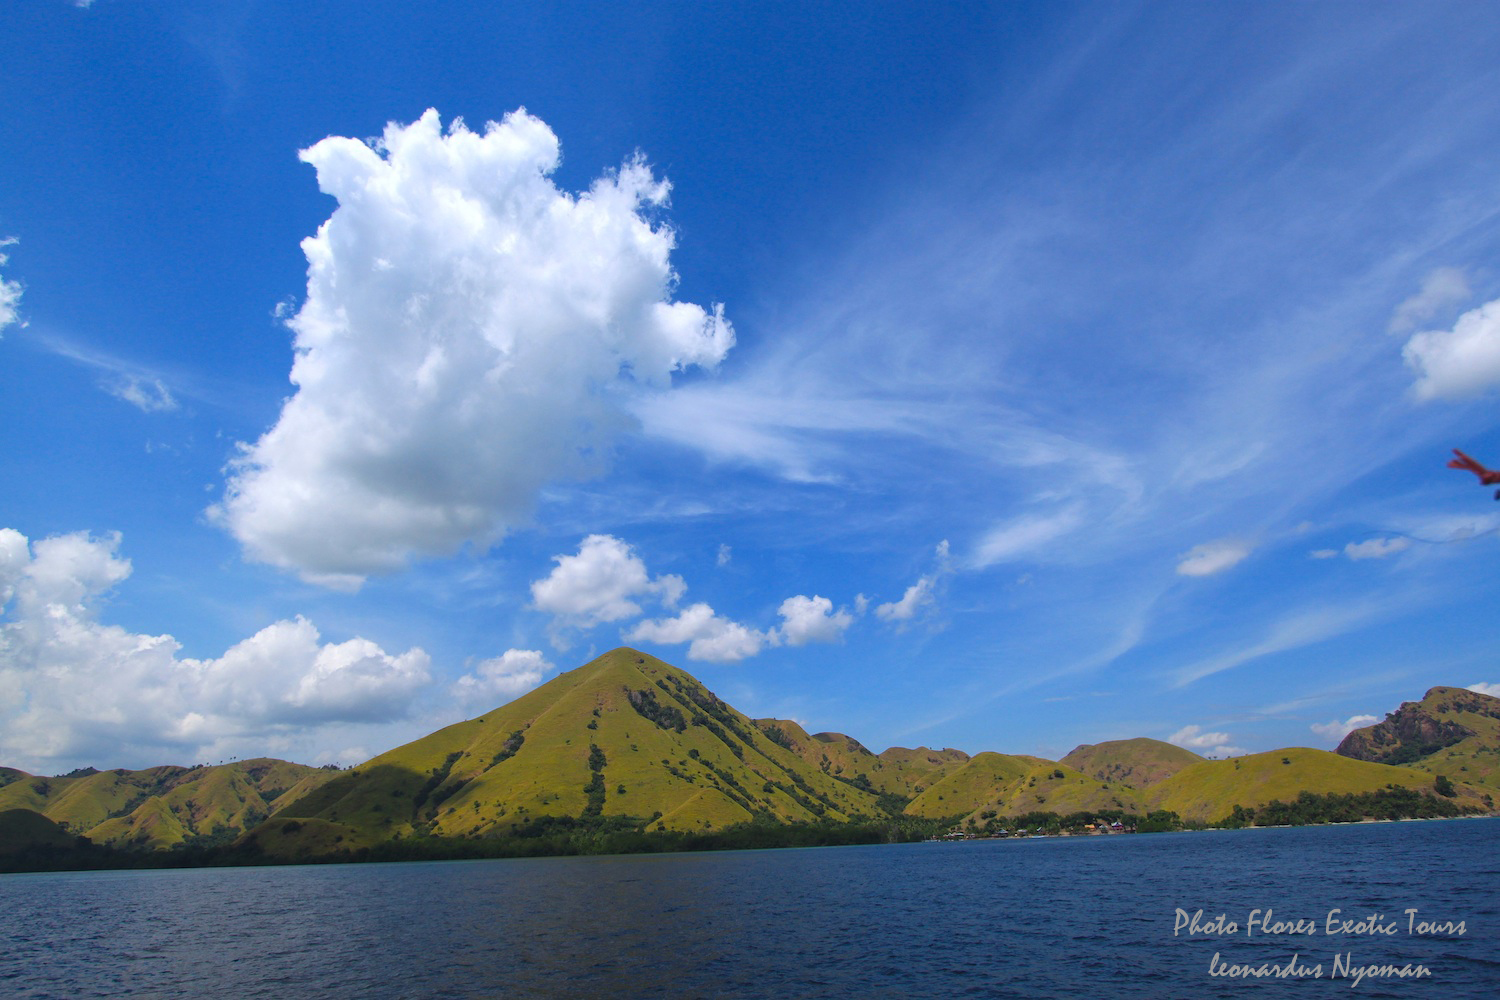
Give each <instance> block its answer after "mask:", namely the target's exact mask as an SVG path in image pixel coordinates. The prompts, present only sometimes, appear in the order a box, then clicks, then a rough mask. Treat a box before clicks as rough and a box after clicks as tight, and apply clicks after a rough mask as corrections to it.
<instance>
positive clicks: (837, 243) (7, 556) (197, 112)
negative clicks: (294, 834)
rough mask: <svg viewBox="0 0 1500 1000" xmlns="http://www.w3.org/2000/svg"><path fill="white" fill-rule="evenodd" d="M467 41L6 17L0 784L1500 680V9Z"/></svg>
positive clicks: (1231, 729)
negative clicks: (453, 729) (685, 711)
mask: <svg viewBox="0 0 1500 1000" xmlns="http://www.w3.org/2000/svg"><path fill="white" fill-rule="evenodd" d="M473 6H474V5H469V4H442V3H438V4H424V5H410V4H388V3H367V4H360V5H333V6H332V7H330V8H325V9H322V10H317V11H309V10H307V9H306V5H303V4H294V3H270V2H249V0H245V2H235V3H201V4H170V3H144V2H140V3H136V2H127V0H94V2H93V3H92V4H87V5H76V4H72V3H67V2H62V0H26V2H23V3H20V4H13V5H10V6H9V7H7V9H6V11H5V12H4V13H3V14H0V94H3V95H4V96H3V97H0V134H3V135H4V136H5V137H6V139H5V141H4V142H3V143H0V239H5V240H8V241H11V242H8V243H6V244H5V245H4V246H0V254H3V255H4V260H3V261H0V282H3V284H0V417H3V419H0V435H3V438H0V441H3V454H4V455H5V474H4V475H3V476H0V602H3V604H0V606H3V612H0V615H3V617H0V629H3V632H0V763H5V764H7V765H10V766H18V767H23V768H26V769H28V770H33V771H38V772H47V773H55V772H59V771H65V770H68V769H70V768H72V767H75V766H80V765H85V764H91V765H94V766H99V767H106V766H145V765H150V764H157V763H164V762H179V763H191V762H195V761H217V760H220V759H227V758H229V757H232V756H241V757H244V756H257V755H262V754H270V755H275V756H281V757H287V758H291V759H296V760H301V761H306V762H309V763H323V762H327V761H337V762H340V763H344V764H348V763H355V762H357V761H358V760H361V759H363V758H364V757H366V756H368V755H371V754H374V753H378V752H380V751H382V750H385V749H387V748H389V747H391V746H394V745H396V744H398V743H400V742H403V741H405V740H408V739H411V738H414V737H416V736H419V735H422V734H424V733H426V732H428V731H430V730H432V729H434V728H437V727H438V726H439V725H442V724H446V723H448V722H451V721H455V720H457V719H459V718H464V717H468V716H470V715H475V714H480V713H482V712H483V711H484V710H485V709H486V708H489V707H491V706H492V705H494V704H498V703H500V702H503V701H507V700H509V699H510V698H511V697H514V696H515V695H516V694H518V693H520V692H522V691H524V690H526V689H528V688H529V687H531V686H534V685H535V684H537V683H540V682H542V681H544V680H545V679H546V678H547V677H549V676H552V675H553V674H555V673H556V672H558V671H560V670H565V669H569V668H571V667H573V666H576V665H578V664H580V663H582V662H584V661H585V660H587V659H588V658H589V657H590V656H592V655H594V654H596V653H599V652H603V651H605V650H608V649H610V648H613V647H614V646H617V645H620V644H622V643H629V644H632V645H637V646H639V647H641V648H644V649H647V650H649V651H651V652H653V653H655V654H657V655H659V656H661V657H663V658H664V659H666V660H668V661H669V662H673V663H676V664H679V665H681V666H683V667H684V668H686V669H688V670H690V671H692V672H694V673H695V674H696V675H698V676H699V677H701V678H702V679H703V680H704V681H705V682H706V683H707V684H708V685H709V686H710V687H711V688H712V689H714V690H715V691H716V692H717V693H718V694H719V695H720V696H721V697H724V698H725V699H727V700H728V701H730V702H731V703H732V704H734V705H735V706H736V707H738V708H740V709H742V710H744V711H746V712H749V713H751V714H752V715H756V716H765V715H775V716H779V717H783V718H794V719H796V720H798V721H799V722H801V723H803V724H804V725H806V726H808V727H809V728H810V729H811V730H813V731H819V730H825V729H831V730H838V731H843V732H846V733H848V734H850V735H853V736H855V737H856V738H858V739H860V740H861V741H863V742H865V743H866V745H868V746H870V747H871V748H872V749H874V750H876V751H879V750H882V749H884V748H885V747H887V746H891V745H901V746H917V745H924V744H925V745H931V746H956V747H959V748H961V749H964V750H967V751H969V752H971V753H972V752H977V751H979V750H985V749H994V750H1002V751H1008V752H1013V753H1035V754H1040V755H1043V756H1048V757H1053V758H1056V757H1060V756H1062V755H1063V754H1065V753H1066V752H1067V751H1068V750H1070V749H1071V748H1072V747H1073V746H1074V745H1076V744H1078V743H1080V742H1097V741H1100V740H1105V739H1117V738H1127V737H1133V736H1151V737H1155V738H1158V739H1172V740H1175V741H1177V742H1180V743H1182V744H1183V745H1187V746H1190V747H1191V748H1193V749H1195V750H1198V751H1199V752H1203V753H1209V754H1215V755H1219V754H1225V753H1237V752H1247V751H1251V752H1253V751H1259V750H1266V749H1272V748H1277V747H1282V746H1297V745H1308V746H1319V747H1328V748H1331V747H1332V746H1333V745H1334V744H1336V742H1337V741H1338V739H1339V737H1340V735H1341V734H1342V732H1343V731H1345V730H1346V729H1347V728H1348V727H1349V726H1351V725H1358V724H1364V723H1365V722H1366V721H1373V718H1372V717H1378V716H1380V715H1382V714H1383V713H1384V712H1386V711H1388V710H1391V709H1394V708H1395V706H1396V705H1397V704H1399V703H1400V702H1401V701H1402V700H1407V699H1413V698H1418V697H1420V696H1421V695H1422V693H1423V692H1424V691H1425V690H1426V689H1427V688H1428V687H1430V686H1432V685H1435V684H1453V685H1464V686H1467V685H1479V686H1481V688H1482V689H1485V688H1487V689H1490V690H1496V689H1500V688H1497V686H1500V663H1497V661H1496V654H1495V646H1496V643H1495V640H1496V638H1497V624H1496V622H1497V618H1500V616H1497V615H1496V613H1495V609H1496V606H1497V602H1500V578H1497V576H1496V573H1495V565H1496V561H1495V560H1496V555H1497V542H1500V531H1497V529H1500V504H1496V503H1495V501H1494V500H1492V499H1491V495H1490V494H1491V492H1492V491H1490V490H1488V489H1485V488H1482V487H1480V486H1479V485H1478V484H1477V482H1476V481H1475V479H1474V477H1473V476H1471V475H1469V474H1468V473H1465V472H1461V471H1453V470H1448V469H1446V468H1444V462H1445V460H1446V459H1447V458H1448V456H1449V449H1450V448H1454V447H1459V448H1463V449H1464V450H1466V451H1468V452H1470V453H1471V454H1473V455H1474V456H1475V457H1476V458H1478V459H1479V460H1480V461H1488V463H1489V464H1491V465H1500V415H1497V411H1496V405H1495V404H1496V391H1497V390H1500V269H1497V267H1496V263H1495V262H1496V259H1497V256H1496V251H1497V249H1500V228H1497V226H1496V219H1497V214H1500V170H1497V169H1496V166H1495V164H1496V163H1497V162H1500V65H1497V64H1496V62H1495V59H1494V55H1493V54H1494V52H1495V51H1496V49H1497V43H1500V13H1496V12H1495V11H1494V10H1492V9H1490V8H1487V7H1484V6H1482V5H1474V4H1456V5H1442V4H1423V5H1420V6H1416V5H1409V4H1380V3H1375V4H1360V5H1346V4H1313V5H1308V4H1281V3H1267V4H1257V5H1254V6H1248V7H1247V6H1235V7H1233V8H1220V7H1215V6H1212V5H1202V4H1183V5H1178V4H1149V5H1144V6H1133V5H1125V4H1114V3H1111V4H1099V5H1094V4H1058V3H1044V4H1008V5H986V4H922V5H895V4H890V5H862V4H861V5H856V4H850V5H840V4H821V5H800V4H784V5H782V4H717V5H699V4H686V3H683V4H642V5H630V6H629V7H627V6H626V5H613V4H558V5H548V6H547V7H546V8H545V9H543V8H535V9H532V7H531V6H529V5H508V6H503V7H499V6H498V5H497V7H498V9H495V10H489V11H475V10H473V9H471V8H472V7H473ZM522 109H524V110H522ZM294 364H295V368H294Z"/></svg>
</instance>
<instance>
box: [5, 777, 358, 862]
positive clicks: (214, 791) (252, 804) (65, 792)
mask: <svg viewBox="0 0 1500 1000" xmlns="http://www.w3.org/2000/svg"><path fill="white" fill-rule="evenodd" d="M7 770H8V771H9V775H10V776H12V780H10V781H9V782H8V783H7V784H5V785H4V787H0V809H9V808H21V809H31V810H34V811H36V812H38V813H41V814H42V815H44V816H46V817H47V818H48V819H50V820H52V821H54V822H56V823H58V824H59V825H61V826H62V827H63V828H64V829H65V830H67V831H68V832H69V833H72V834H82V835H84V836H86V837H88V838H89V839H90V840H92V841H94V842H95V843H97V844H104V845H109V846H114V847H138V848H152V849H155V848H164V847H173V846H176V845H179V844H186V843H202V842H206V841H223V842H227V841H228V840H231V839H233V838H234V837H237V836H239V835H240V834H241V833H243V832H244V831H245V830H247V829H249V828H250V827H252V826H254V825H256V824H257V823H259V822H261V821H262V820H264V819H265V818H266V817H267V816H268V815H270V814H271V813H273V812H274V811H275V810H276V808H277V806H278V805H279V804H281V803H282V802H284V801H290V799H287V798H286V796H287V795H288V794H289V793H296V794H297V795H302V794H305V793H306V792H308V791H310V790H311V789H313V788H315V787H317V785H319V784H322V783H323V782H326V781H328V780H329V779H331V778H333V777H334V776H335V774H336V773H337V772H334V771H328V770H323V769H321V768H314V767H308V766H306V765H304V764H292V763H288V762H287V761H283V760H273V759H270V758H259V759H256V760H246V761H236V762H234V763H232V764H218V765H214V766H206V765H199V766H197V767H176V766H171V765H166V766H161V767H152V768H146V769H145V770H141V771H128V770H124V769H123V768H122V769H118V770H113V771H93V770H89V769H86V770H82V771H78V772H74V773H73V774H71V775H64V776H62V777H37V776H35V775H29V774H25V772H21V771H13V770H10V769H7ZM15 775H20V776H21V777H18V778H17V777H13V776H15Z"/></svg>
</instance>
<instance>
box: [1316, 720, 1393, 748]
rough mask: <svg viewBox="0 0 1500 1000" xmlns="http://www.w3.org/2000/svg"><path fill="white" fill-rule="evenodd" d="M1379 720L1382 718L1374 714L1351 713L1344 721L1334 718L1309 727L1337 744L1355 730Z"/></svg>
mask: <svg viewBox="0 0 1500 1000" xmlns="http://www.w3.org/2000/svg"><path fill="white" fill-rule="evenodd" d="M1379 721H1380V720H1379V719H1377V718H1376V717H1375V716H1373V715H1351V716H1349V718H1347V719H1345V720H1344V721H1343V722H1340V721H1339V720H1338V719H1334V720H1332V721H1331V722H1314V723H1313V724H1312V725H1311V726H1310V727H1308V728H1310V729H1311V730H1312V731H1313V732H1315V733H1317V734H1318V735H1319V736H1321V737H1323V738H1324V739H1325V740H1327V741H1328V742H1329V743H1335V744H1336V743H1338V742H1339V741H1340V740H1342V739H1343V738H1344V737H1345V736H1348V735H1349V734H1350V733H1352V732H1354V731H1355V730H1356V729H1363V728H1365V727H1366V726H1373V725H1374V724H1375V723H1377V722H1379Z"/></svg>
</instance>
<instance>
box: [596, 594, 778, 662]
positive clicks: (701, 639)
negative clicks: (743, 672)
mask: <svg viewBox="0 0 1500 1000" xmlns="http://www.w3.org/2000/svg"><path fill="white" fill-rule="evenodd" d="M625 640H626V641H627V642H660V643H664V644H667V645H675V644H677V643H683V642H686V643H690V645H689V646H688V652H687V655H688V659H690V660H706V661H708V662H710V663H738V662H739V661H740V660H744V659H747V658H749V657H751V656H755V655H756V654H757V653H759V652H760V651H761V650H762V649H764V648H765V647H766V646H775V645H779V643H780V637H779V636H778V635H777V634H776V631H775V629H772V630H771V631H769V632H761V631H758V630H756V629H753V628H750V627H748V626H746V625H741V624H740V623H739V622H736V621H731V620H730V619H728V618H724V617H722V616H720V615H718V614H715V613H714V609H713V608H712V607H710V606H709V605H707V604H704V603H701V602H700V603H698V604H694V605H692V606H691V607H688V608H685V609H683V611H682V613H681V614H679V615H678V616H677V617H676V618H662V619H658V620H656V621H645V622H641V623H640V624H638V625H636V626H635V628H633V629H631V630H630V631H628V632H627V633H625Z"/></svg>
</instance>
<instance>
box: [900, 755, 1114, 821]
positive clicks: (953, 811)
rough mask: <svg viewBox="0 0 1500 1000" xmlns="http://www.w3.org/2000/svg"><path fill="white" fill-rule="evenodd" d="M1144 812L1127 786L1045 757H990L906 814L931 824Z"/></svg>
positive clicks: (974, 761) (938, 785) (936, 787)
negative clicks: (949, 818)
mask: <svg viewBox="0 0 1500 1000" xmlns="http://www.w3.org/2000/svg"><path fill="white" fill-rule="evenodd" d="M1141 807H1142V800H1141V797H1140V793H1139V792H1137V791H1136V790H1135V789H1132V788H1129V787H1126V786H1124V785H1112V784H1110V783H1108V782H1102V781H1099V780H1098V779H1096V778H1092V777H1089V776H1088V775H1085V774H1080V773H1079V772H1078V771H1076V770H1074V769H1073V768H1071V767H1067V766H1065V765H1063V764H1059V763H1057V762H1055V761H1050V760H1043V759H1042V758H1040V757H1030V756H1012V755H1010V754H1001V753H989V752H986V753H980V754H975V755H974V757H973V758H971V759H970V760H969V761H968V762H967V763H965V764H964V765H963V766H961V767H960V768H958V769H957V770H955V771H953V772H952V773H950V774H948V775H946V776H945V777H943V778H942V779H940V780H939V781H937V782H935V783H934V784H933V785H932V787H931V788H929V789H927V790H926V791H925V792H923V793H922V794H921V795H919V796H917V798H916V799H914V800H913V801H912V803H911V805H909V806H907V808H906V811H907V813H908V814H910V815H912V816H922V817H925V818H930V819H937V818H941V817H946V816H957V817H960V818H961V819H967V818H969V817H979V815H980V814H982V813H991V814H994V815H998V816H1016V815H1021V814H1023V813H1028V812H1055V813H1057V814H1058V815H1068V814H1069V813H1075V812H1087V811H1096V810H1101V809H1119V810H1124V811H1127V812H1140V811H1141Z"/></svg>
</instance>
